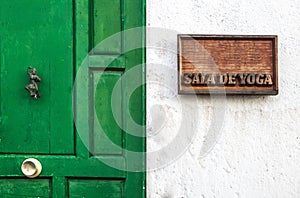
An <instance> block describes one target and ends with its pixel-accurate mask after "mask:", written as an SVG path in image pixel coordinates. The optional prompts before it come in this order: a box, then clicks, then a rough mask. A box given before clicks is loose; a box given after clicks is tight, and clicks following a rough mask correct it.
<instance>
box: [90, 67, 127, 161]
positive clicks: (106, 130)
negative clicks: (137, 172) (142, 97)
mask: <svg viewBox="0 0 300 198" xmlns="http://www.w3.org/2000/svg"><path fill="white" fill-rule="evenodd" d="M92 74H93V87H94V90H93V91H94V95H95V98H94V104H93V105H92V109H91V110H92V111H91V112H93V115H91V117H94V123H93V132H92V134H93V136H92V141H93V143H92V147H93V148H92V150H93V154H94V155H121V154H122V148H123V132H122V129H121V128H120V127H119V126H118V124H117V123H116V121H115V117H114V115H113V112H112V107H111V106H112V105H111V101H112V100H113V98H112V92H113V90H114V88H115V85H116V83H117V82H118V81H119V80H120V78H121V75H122V72H113V71H111V72H110V71H107V72H103V71H102V72H97V71H92ZM115 91H116V92H117V93H119V94H118V96H119V98H118V100H117V101H116V102H115V103H114V104H115V105H116V106H117V108H119V109H121V108H122V89H121V87H118V88H117V89H116V88H115ZM93 110H94V111H93ZM97 123H100V125H99V124H97Z"/></svg>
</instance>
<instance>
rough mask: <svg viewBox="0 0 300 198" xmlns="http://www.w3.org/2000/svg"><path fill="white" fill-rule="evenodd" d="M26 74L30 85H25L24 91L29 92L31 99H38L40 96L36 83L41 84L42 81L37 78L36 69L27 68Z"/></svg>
mask: <svg viewBox="0 0 300 198" xmlns="http://www.w3.org/2000/svg"><path fill="white" fill-rule="evenodd" d="M27 74H28V76H29V78H30V84H28V85H26V86H25V89H26V90H27V91H28V92H29V94H30V96H31V97H33V98H35V99H38V98H39V97H40V94H39V87H38V85H37V82H41V81H42V79H41V78H40V77H38V75H37V73H36V68H32V67H31V66H29V67H28V68H27Z"/></svg>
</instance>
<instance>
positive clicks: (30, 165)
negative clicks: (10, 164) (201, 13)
mask: <svg viewBox="0 0 300 198" xmlns="http://www.w3.org/2000/svg"><path fill="white" fill-rule="evenodd" d="M21 170H22V173H23V174H24V175H25V176H26V177H29V178H35V177H37V176H39V175H40V173H41V172H42V164H41V162H39V161H38V160H37V159H35V158H28V159H26V160H24V161H23V163H22V165H21Z"/></svg>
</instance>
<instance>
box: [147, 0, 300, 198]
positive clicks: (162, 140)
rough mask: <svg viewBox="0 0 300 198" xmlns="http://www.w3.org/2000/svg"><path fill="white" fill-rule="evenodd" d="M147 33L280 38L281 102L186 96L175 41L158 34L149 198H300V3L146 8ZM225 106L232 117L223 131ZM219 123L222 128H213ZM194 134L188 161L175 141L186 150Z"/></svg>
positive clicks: (151, 56)
mask: <svg viewBox="0 0 300 198" xmlns="http://www.w3.org/2000/svg"><path fill="white" fill-rule="evenodd" d="M147 26H148V27H162V28H166V29H169V30H166V32H170V31H171V30H175V31H178V32H179V33H195V34H246V35H253V34H254V35H256V34H258V35H263V34H272V35H278V39H279V45H278V46H279V95H278V96H227V97H226V98H225V99H224V98H223V99H216V100H214V99H211V98H210V97H201V96H199V97H197V98H193V97H189V96H178V95H177V93H176V92H177V59H176V45H175V44H176V42H175V41H176V38H172V37H173V36H175V34H174V35H173V34H171V33H170V36H169V38H167V39H166V38H160V36H161V35H159V34H157V33H156V32H155V31H154V32H151V31H149V34H148V43H150V44H149V45H151V49H150V50H148V52H147V62H148V66H147V82H148V86H147V108H148V113H147V116H148V131H147V132H148V140H147V143H148V152H149V159H148V160H149V161H148V163H149V168H151V169H154V170H151V171H148V173H147V191H148V192H147V194H148V195H147V197H148V198H181V197H184V198H204V197H205V198H207V197H222V198H223V197H233V198H238V197H249V198H254V197H268V198H274V197H275V198H276V197H278V198H292V197H293V198H298V197H300V1H299V0H274V1H270V0H251V1H250V0H209V1H208V0H147ZM162 37H163V36H162ZM155 39H157V41H156V40H155ZM168 39H169V40H168ZM154 40H155V41H154ZM174 43H175V44H174ZM155 47H158V48H155ZM174 51H175V52H174ZM220 103H221V104H222V105H221V106H222V107H224V110H225V115H224V116H223V117H222V113H221V114H220V115H217V116H218V117H219V118H220V117H221V119H220V120H219V121H218V123H214V122H216V121H215V120H214V119H213V117H214V116H215V113H216V112H217V111H219V110H220V111H221V110H222V108H215V107H216V106H218V105H219V104H220ZM185 111H187V112H190V113H186V114H184V113H182V112H185ZM217 113H218V112H217ZM183 114H184V115H183ZM183 121H184V122H187V124H186V131H185V130H184V129H180V126H179V125H180V124H183V123H182V122H183ZM220 122H221V124H222V129H221V130H219V129H218V128H214V126H216V125H218V124H220ZM183 125H184V124H183ZM191 129H193V130H194V132H195V136H193V138H192V139H188V138H187V139H188V141H190V142H191V145H189V146H188V147H187V150H185V152H184V153H183V154H182V155H180V156H179V154H180V152H179V150H178V149H177V150H176V148H177V146H176V144H175V145H172V141H173V140H174V139H175V140H176V138H177V139H178V136H179V139H182V141H183V142H184V141H185V133H187V134H188V131H187V130H191ZM176 135H178V136H176ZM181 136H182V137H181ZM175 142H176V141H175ZM177 143H179V142H177ZM170 144H171V145H172V148H168V145H170ZM178 147H179V148H180V146H178ZM152 154H153V155H152ZM174 154H175V155H174ZM177 154H178V155H177ZM169 155H172V156H171V157H170V156H169ZM173 155H174V156H173ZM169 157H170V158H176V157H177V158H176V159H174V160H173V161H172V160H169ZM165 159H167V160H166V163H167V162H168V164H166V163H165V162H164V160H165ZM162 162H163V163H162ZM155 164H157V165H159V166H160V165H165V166H164V167H162V168H161V167H160V168H158V167H155ZM155 168H156V169H155Z"/></svg>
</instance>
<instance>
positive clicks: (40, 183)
mask: <svg viewBox="0 0 300 198" xmlns="http://www.w3.org/2000/svg"><path fill="white" fill-rule="evenodd" d="M50 185H51V182H50V181H49V180H48V179H33V180H26V179H7V178H4V179H0V197H1V198H16V197H26V198H30V197H51V192H50Z"/></svg>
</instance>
